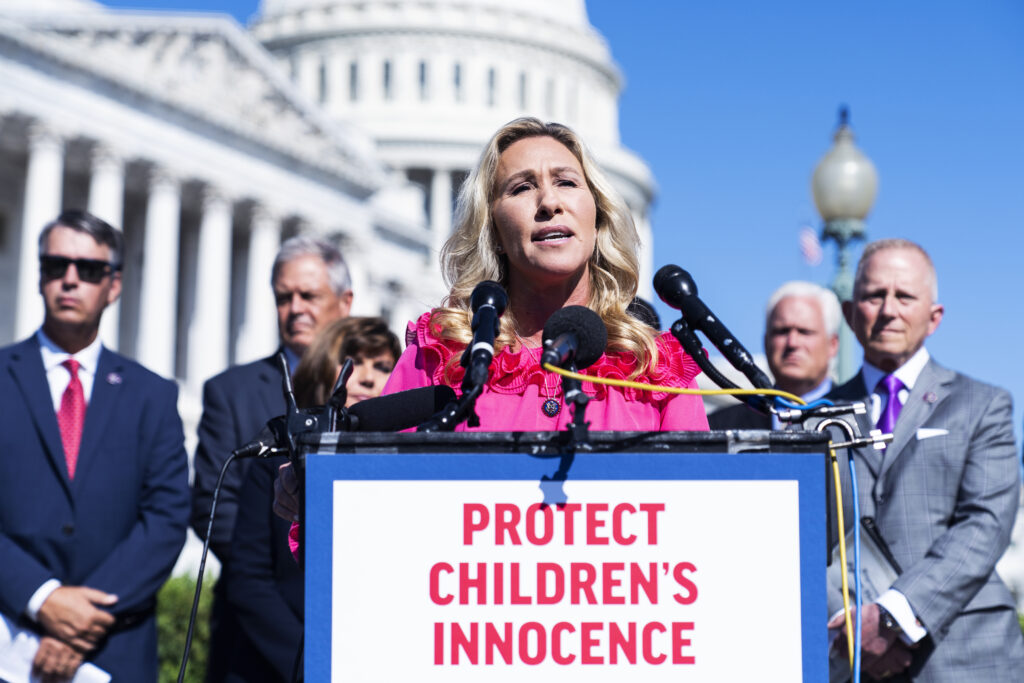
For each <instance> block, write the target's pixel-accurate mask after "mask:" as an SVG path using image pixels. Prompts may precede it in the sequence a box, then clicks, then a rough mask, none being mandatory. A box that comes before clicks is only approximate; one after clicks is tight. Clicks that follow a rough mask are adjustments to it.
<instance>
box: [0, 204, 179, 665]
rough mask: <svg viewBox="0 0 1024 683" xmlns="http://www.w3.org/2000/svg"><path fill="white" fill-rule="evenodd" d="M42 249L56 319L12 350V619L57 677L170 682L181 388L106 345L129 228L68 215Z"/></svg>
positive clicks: (5, 548)
mask: <svg viewBox="0 0 1024 683" xmlns="http://www.w3.org/2000/svg"><path fill="white" fill-rule="evenodd" d="M39 253H40V257H39V276H40V277H39V291H40V293H41V294H42V296H43V303H44V306H45V314H44V319H43V325H42V327H41V328H40V330H39V331H38V332H37V333H36V334H35V335H33V336H32V337H30V338H29V339H27V340H25V341H23V342H20V343H18V344H14V345H12V346H9V347H7V348H4V349H2V350H0V558H3V560H2V561H0V614H2V616H3V617H4V618H5V619H6V620H7V622H8V623H9V624H11V625H16V626H17V627H19V628H27V629H28V630H30V631H32V632H34V633H35V634H36V635H37V636H38V637H39V648H38V650H37V652H36V654H35V659H34V662H33V668H34V670H35V673H36V675H38V676H40V677H41V678H42V679H43V680H66V679H70V677H71V676H73V675H74V674H75V672H76V671H77V670H78V668H79V667H80V666H81V665H82V664H83V662H88V663H89V664H90V665H94V666H97V667H99V668H100V669H102V670H104V671H106V672H108V673H110V674H111V675H112V676H113V680H114V681H142V682H145V681H156V678H157V662H156V621H155V619H154V613H153V609H154V606H155V598H156V592H157V589H159V588H160V586H161V585H162V584H163V582H164V581H165V580H166V578H167V576H168V575H169V574H170V571H171V569H172V567H173V565H174V562H175V560H176V559H177V557H178V553H179V552H180V550H181V546H182V544H183V543H184V540H185V528H186V524H187V520H188V506H189V496H188V460H187V457H186V454H185V449H184V435H183V432H182V426H181V420H180V418H179V417H178V412H177V387H176V385H175V384H174V383H173V382H169V381H167V380H165V379H162V378H160V377H157V376H156V375H154V374H153V373H151V372H149V371H148V370H146V369H145V368H143V367H142V366H141V365H139V364H137V363H135V362H133V361H131V360H128V359H127V358H124V357H123V356H120V355H118V354H116V353H113V352H111V351H109V350H108V349H105V348H103V345H102V344H101V342H100V341H99V338H98V332H99V325H100V318H101V317H102V315H103V311H104V309H106V307H107V306H109V305H110V304H112V303H113V302H114V301H116V300H117V298H118V296H120V294H121V262H122V255H123V239H122V236H121V233H120V231H118V230H116V229H114V228H112V227H111V226H110V225H108V224H107V223H105V222H104V221H102V220H100V219H99V218H97V217H95V216H93V215H92V214H89V213H87V212H85V211H65V212H64V213H62V214H61V215H60V216H59V217H58V218H57V219H56V220H55V221H53V222H52V223H50V224H49V225H47V226H46V227H45V228H44V229H43V232H42V234H41V235H40V238H39Z"/></svg>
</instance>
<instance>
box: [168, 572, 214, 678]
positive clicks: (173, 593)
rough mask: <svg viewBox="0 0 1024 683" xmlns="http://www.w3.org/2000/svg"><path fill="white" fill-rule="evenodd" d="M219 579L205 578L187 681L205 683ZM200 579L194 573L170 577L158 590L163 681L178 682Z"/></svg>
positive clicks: (193, 634) (193, 636)
mask: <svg viewBox="0 0 1024 683" xmlns="http://www.w3.org/2000/svg"><path fill="white" fill-rule="evenodd" d="M214 583H216V579H214V578H211V577H210V576H207V577H206V579H204V581H203V594H202V597H200V599H199V613H198V615H197V616H196V626H195V630H194V631H193V633H192V650H191V654H190V655H189V660H188V669H187V671H186V672H185V681H186V683H203V678H204V677H205V676H206V661H207V656H208V654H209V650H210V605H211V604H212V602H213V584H214ZM195 590H196V582H195V579H193V578H192V577H190V576H174V577H171V578H170V579H168V581H167V583H165V584H164V587H163V588H161V589H160V592H159V593H158V594H157V609H156V628H157V654H158V657H159V661H160V679H159V680H160V683H175V682H176V681H177V680H178V669H179V668H181V654H182V653H183V652H184V651H185V636H186V635H187V633H188V618H189V614H190V613H191V612H192V600H193V599H194V597H195Z"/></svg>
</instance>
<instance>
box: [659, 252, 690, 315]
mask: <svg viewBox="0 0 1024 683" xmlns="http://www.w3.org/2000/svg"><path fill="white" fill-rule="evenodd" d="M654 291H655V292H657V294H658V296H659V297H660V298H661V300H662V301H664V302H665V303H666V304H668V305H669V306H671V307H672V308H674V309H676V310H681V309H682V308H683V306H684V302H685V300H686V299H687V298H689V297H692V296H697V283H695V282H694V281H693V278H692V277H690V274H689V273H687V272H686V271H685V270H683V269H682V268H680V267H679V266H677V265H674V264H671V263H670V264H669V265H667V266H662V268H661V269H659V270H658V272H657V273H656V274H655V275H654Z"/></svg>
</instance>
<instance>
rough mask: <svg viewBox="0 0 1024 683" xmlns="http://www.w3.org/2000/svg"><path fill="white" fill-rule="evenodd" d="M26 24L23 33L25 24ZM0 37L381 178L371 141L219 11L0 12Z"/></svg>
mask: <svg viewBox="0 0 1024 683" xmlns="http://www.w3.org/2000/svg"><path fill="white" fill-rule="evenodd" d="M26 29H27V30H26ZM0 34H5V35H4V36H3V37H4V39H5V40H11V41H15V42H19V43H22V47H24V48H25V49H30V50H32V51H34V52H37V53H43V54H44V55H45V56H48V57H50V58H54V59H58V60H60V61H61V62H63V63H64V64H65V65H68V66H71V67H73V68H75V69H78V70H81V71H83V72H86V73H87V74H89V75H91V76H94V77H98V78H101V79H104V80H107V81H110V82H113V83H114V84H116V85H117V86H120V87H121V88H127V89H129V90H131V91H134V92H135V93H137V94H138V95H139V96H141V97H142V98H145V99H148V100H151V101H154V102H157V103H160V104H162V105H164V106H170V107H172V108H174V109H177V110H179V111H181V112H183V113H186V114H187V115H189V116H192V117H198V118H199V119H201V120H203V121H204V122H206V123H209V124H213V125H215V126H216V127H218V128H220V129H222V130H224V131H226V132H228V133H230V134H233V135H236V136H239V137H241V138H243V139H245V140H246V141H247V142H248V143H249V144H256V145H259V146H262V147H266V148H270V149H272V150H273V151H275V152H277V153H279V154H284V155H286V156H287V157H290V158H292V159H294V160H296V161H300V162H302V163H303V164H304V165H308V166H310V167H312V168H314V169H316V170H318V171H320V172H328V173H329V174H331V175H333V176H336V177H338V178H339V179H342V180H344V181H346V184H348V185H350V186H351V190H352V191H354V192H355V193H356V194H364V195H365V194H369V193H371V192H373V191H375V190H376V189H377V188H378V187H379V186H380V185H381V183H382V182H383V179H384V176H383V171H382V169H381V167H380V165H379V162H378V161H376V158H375V156H374V147H373V142H372V140H371V139H370V138H369V137H367V136H366V135H365V134H363V133H361V132H359V131H356V130H355V129H353V128H352V127H350V126H345V125H342V124H339V123H337V122H334V121H332V120H330V119H328V118H327V117H325V116H324V115H323V114H322V113H321V112H320V111H318V110H317V108H316V107H314V106H313V105H311V104H309V103H308V102H307V101H306V100H305V99H304V98H303V97H302V96H301V95H300V94H299V93H298V91H297V90H296V89H295V88H294V87H293V86H292V84H291V82H290V81H289V80H288V79H287V78H286V77H285V76H284V74H282V73H281V71H280V68H279V67H278V66H277V65H276V64H275V63H274V61H273V60H272V59H271V58H270V56H269V55H268V54H267V53H266V51H265V50H264V49H263V48H262V47H261V46H260V45H259V44H258V43H256V42H255V41H254V40H253V39H252V38H250V37H249V35H248V34H246V33H245V32H244V31H243V30H242V29H241V28H240V27H239V26H238V24H237V23H236V22H235V21H234V20H233V19H232V18H230V17H228V16H225V15H199V14H191V15H189V14H184V15H183V14H161V13H120V12H105V11H97V12H87V13H86V12H83V13H75V14H72V15H63V16H61V15H53V14H49V13H30V14H26V13H22V12H17V13H11V14H5V13H4V12H3V10H2V9H0Z"/></svg>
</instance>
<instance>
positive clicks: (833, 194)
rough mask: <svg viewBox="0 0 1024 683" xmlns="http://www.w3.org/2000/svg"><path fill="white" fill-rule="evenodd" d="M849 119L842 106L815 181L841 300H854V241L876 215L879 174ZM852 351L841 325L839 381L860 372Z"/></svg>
mask: <svg viewBox="0 0 1024 683" xmlns="http://www.w3.org/2000/svg"><path fill="white" fill-rule="evenodd" d="M849 119H850V112H849V110H848V109H847V108H846V107H845V106H844V107H841V108H840V109H839V127H838V128H837V129H836V133H835V136H834V137H833V138H832V139H833V144H832V147H831V148H830V149H829V150H828V152H826V153H825V156H823V157H822V158H821V161H819V162H818V165H817V166H816V167H815V169H814V175H813V176H812V177H811V190H812V192H813V193H814V204H815V206H817V207H818V213H820V214H821V218H822V220H823V221H824V227H823V228H822V231H821V239H822V241H823V242H826V241H828V240H832V241H834V242H835V243H836V247H837V249H836V277H835V279H834V280H833V281H832V291H834V292H835V293H836V296H838V297H839V300H840V301H848V300H849V299H851V298H852V297H853V273H852V272H851V270H850V254H849V247H850V244H851V243H852V242H853V241H854V240H862V239H864V237H865V236H866V234H867V231H866V229H865V225H864V218H865V217H866V216H867V215H868V212H869V211H871V206H872V205H873V204H874V203H875V196H876V195H877V194H878V172H877V171H876V170H875V165H874V164H872V163H871V160H870V159H868V158H867V157H866V156H864V154H863V153H862V152H861V151H860V150H859V149H857V147H856V146H855V145H854V144H853V131H852V130H851V129H850V125H849ZM853 347H854V339H853V334H852V333H851V332H850V329H849V327H847V326H846V325H845V324H844V325H841V326H840V332H839V359H838V364H837V367H836V371H837V375H838V379H839V381H840V382H844V381H846V380H847V379H849V378H850V377H851V376H852V375H853V373H854V372H855V370H856V368H855V367H854V361H853Z"/></svg>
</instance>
